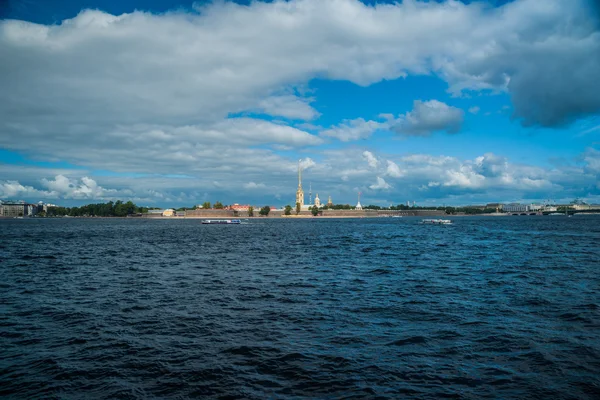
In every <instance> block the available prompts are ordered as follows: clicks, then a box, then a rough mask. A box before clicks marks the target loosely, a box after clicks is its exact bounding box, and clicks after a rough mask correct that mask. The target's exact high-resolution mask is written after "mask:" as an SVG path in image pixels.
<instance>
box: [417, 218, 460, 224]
mask: <svg viewBox="0 0 600 400" xmlns="http://www.w3.org/2000/svg"><path fill="white" fill-rule="evenodd" d="M421 223H422V224H430V225H451V224H452V221H451V220H449V219H424V220H422V221H421Z"/></svg>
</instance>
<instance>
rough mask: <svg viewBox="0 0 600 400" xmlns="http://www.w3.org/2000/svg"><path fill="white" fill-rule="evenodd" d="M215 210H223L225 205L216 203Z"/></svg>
mask: <svg viewBox="0 0 600 400" xmlns="http://www.w3.org/2000/svg"><path fill="white" fill-rule="evenodd" d="M214 208H215V209H217V210H222V209H223V204H222V203H221V202H220V201H217V202H215V205H214Z"/></svg>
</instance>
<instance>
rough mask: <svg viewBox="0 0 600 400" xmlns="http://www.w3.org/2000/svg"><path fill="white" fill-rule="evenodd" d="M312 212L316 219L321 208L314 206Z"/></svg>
mask: <svg viewBox="0 0 600 400" xmlns="http://www.w3.org/2000/svg"><path fill="white" fill-rule="evenodd" d="M310 212H311V213H312V215H313V217H316V216H317V215H319V207H317V206H312V207H311V209H310Z"/></svg>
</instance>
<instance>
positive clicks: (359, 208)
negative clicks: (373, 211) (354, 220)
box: [355, 192, 363, 210]
mask: <svg viewBox="0 0 600 400" xmlns="http://www.w3.org/2000/svg"><path fill="white" fill-rule="evenodd" d="M355 209H356V210H362V209H363V208H362V206H361V205H360V192H358V204H356V207H355Z"/></svg>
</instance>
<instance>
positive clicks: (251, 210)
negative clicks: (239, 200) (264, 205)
mask: <svg viewBox="0 0 600 400" xmlns="http://www.w3.org/2000/svg"><path fill="white" fill-rule="evenodd" d="M248 216H249V217H254V207H252V206H250V207H248Z"/></svg>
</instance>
